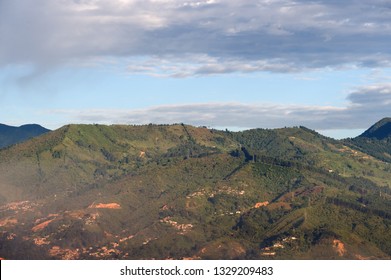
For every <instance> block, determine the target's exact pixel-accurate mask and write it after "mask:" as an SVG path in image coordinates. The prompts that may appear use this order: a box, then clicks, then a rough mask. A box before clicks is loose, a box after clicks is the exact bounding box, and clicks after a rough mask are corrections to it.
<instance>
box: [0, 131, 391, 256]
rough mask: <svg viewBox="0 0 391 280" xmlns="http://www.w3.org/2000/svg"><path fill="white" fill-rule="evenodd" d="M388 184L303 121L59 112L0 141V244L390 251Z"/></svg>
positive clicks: (106, 250)
mask: <svg viewBox="0 0 391 280" xmlns="http://www.w3.org/2000/svg"><path fill="white" fill-rule="evenodd" d="M390 184H391V176H390V167H389V165H388V164H387V163H385V162H383V161H381V160H379V159H377V158H375V157H373V156H370V155H368V154H366V153H364V152H362V151H360V150H356V149H353V148H352V147H350V146H347V145H346V143H344V142H342V141H336V140H333V139H330V138H327V137H324V136H322V135H319V134H317V133H316V132H314V131H312V130H309V129H307V128H304V127H295V128H285V129H276V130H264V129H254V130H248V131H244V132H229V131H218V130H210V129H207V128H203V127H192V126H188V125H183V124H177V125H146V126H119V125H113V126H103V125H67V126H64V127H62V128H60V129H58V130H55V131H52V132H49V133H47V134H44V135H42V136H40V137H37V138H34V139H31V140H29V141H26V142H24V143H21V144H19V145H15V146H12V147H9V148H7V149H3V150H1V151H0V226H1V227H2V235H1V237H0V238H1V247H0V257H4V258H10V259H152V258H155V259H168V258H174V259H187V258H192V259H365V258H368V259H389V258H390V256H391V231H390V227H391V211H390V209H391V208H390V206H391V202H390V198H391V191H390V188H389V186H390Z"/></svg>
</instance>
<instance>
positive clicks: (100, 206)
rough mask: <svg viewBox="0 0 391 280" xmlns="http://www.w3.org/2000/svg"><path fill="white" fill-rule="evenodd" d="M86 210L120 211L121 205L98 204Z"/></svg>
mask: <svg viewBox="0 0 391 280" xmlns="http://www.w3.org/2000/svg"><path fill="white" fill-rule="evenodd" d="M88 208H97V209H121V205H119V204H118V203H98V204H92V205H90V206H88Z"/></svg>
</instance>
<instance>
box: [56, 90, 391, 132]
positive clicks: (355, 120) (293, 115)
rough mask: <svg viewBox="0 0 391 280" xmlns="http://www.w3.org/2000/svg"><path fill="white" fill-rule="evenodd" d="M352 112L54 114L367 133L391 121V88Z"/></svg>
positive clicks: (356, 96)
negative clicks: (377, 124) (378, 123)
mask: <svg viewBox="0 0 391 280" xmlns="http://www.w3.org/2000/svg"><path fill="white" fill-rule="evenodd" d="M348 102H349V103H348V105H347V106H346V107H325V106H302V105H290V106H282V105H273V104H242V103H205V104H183V105H162V106H157V107H150V108H145V109H139V110H106V109H96V110H80V111H78V110H54V111H51V112H50V113H51V114H53V115H65V116H66V117H67V119H70V120H72V121H73V122H76V123H80V122H81V123H107V124H112V123H120V124H148V123H157V124H172V123H182V122H183V123H187V124H192V125H205V126H212V127H231V128H232V127H236V128H242V129H245V128H257V127H258V128H276V127H283V126H299V125H304V126H306V127H309V128H312V129H316V130H332V129H365V128H368V127H369V126H370V125H372V124H373V123H375V122H376V121H378V120H380V119H381V118H383V117H385V116H390V106H391V84H382V85H372V86H365V87H359V88H357V89H356V90H355V91H353V92H351V93H350V94H349V96H348Z"/></svg>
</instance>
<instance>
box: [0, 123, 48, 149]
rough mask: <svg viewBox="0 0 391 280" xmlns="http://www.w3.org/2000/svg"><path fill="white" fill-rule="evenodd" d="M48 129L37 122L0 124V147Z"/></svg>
mask: <svg viewBox="0 0 391 280" xmlns="http://www.w3.org/2000/svg"><path fill="white" fill-rule="evenodd" d="M48 131H49V130H48V129H46V128H44V127H42V126H40V125H37V124H26V125H22V126H20V127H15V126H8V125H5V124H0V149H1V148H4V147H7V146H10V145H13V144H16V143H20V142H23V141H25V140H28V139H30V138H33V137H36V136H39V135H41V134H44V133H46V132H48Z"/></svg>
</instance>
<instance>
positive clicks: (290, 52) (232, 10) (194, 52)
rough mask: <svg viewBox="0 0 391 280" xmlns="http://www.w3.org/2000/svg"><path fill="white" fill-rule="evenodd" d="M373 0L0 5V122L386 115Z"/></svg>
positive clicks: (390, 53) (343, 132)
mask: <svg viewBox="0 0 391 280" xmlns="http://www.w3.org/2000/svg"><path fill="white" fill-rule="evenodd" d="M390 31H391V6H390V5H389V4H388V2H387V1H382V0H372V1H369V0H362V1H357V0H348V1H323V0H319V1H316V2H315V1H306V0H297V1H291V0H241V1H236V0H231V1H223V0H203V1H202V0H198V1H177V0H144V1H138V0H117V1H115V0H110V1H109V0H63V1H50V0H0V38H1V44H0V106H1V110H0V123H5V124H9V125H21V124H25V123H39V124H41V125H43V126H45V127H48V128H51V129H56V128H58V127H60V126H62V125H65V124H68V123H105V124H114V123H121V124H144V123H151V122H152V123H178V122H184V123H188V124H193V125H205V126H210V127H216V128H229V129H235V130H239V129H247V128H254V127H261V128H276V127H284V126H294V125H304V126H307V127H309V128H312V129H315V130H317V131H320V132H321V133H323V134H325V135H329V136H332V137H336V138H341V137H351V136H356V135H358V134H359V133H361V132H362V131H364V130H365V129H366V128H368V127H369V126H370V125H372V124H373V123H374V122H376V121H378V120H379V119H381V118H383V117H387V116H388V117H389V116H391V110H390V108H391V107H390V104H391V81H390V77H391V76H390V73H391V48H390V47H389V46H390V43H391V35H390V34H391V32H390Z"/></svg>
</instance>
